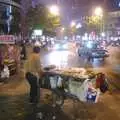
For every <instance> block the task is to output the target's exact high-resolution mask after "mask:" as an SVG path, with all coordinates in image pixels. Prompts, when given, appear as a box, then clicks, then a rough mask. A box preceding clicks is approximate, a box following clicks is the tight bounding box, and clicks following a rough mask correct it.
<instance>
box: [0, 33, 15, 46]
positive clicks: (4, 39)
mask: <svg viewBox="0 0 120 120" xmlns="http://www.w3.org/2000/svg"><path fill="white" fill-rule="evenodd" d="M0 44H15V36H13V35H0Z"/></svg>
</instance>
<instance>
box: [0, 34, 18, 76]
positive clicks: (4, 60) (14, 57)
mask: <svg viewBox="0 0 120 120" xmlns="http://www.w3.org/2000/svg"><path fill="white" fill-rule="evenodd" d="M0 65H7V66H8V68H9V71H10V75H13V74H15V73H16V72H17V71H18V69H19V65H20V49H19V47H18V46H17V45H15V38H14V36H12V35H1V36H0Z"/></svg>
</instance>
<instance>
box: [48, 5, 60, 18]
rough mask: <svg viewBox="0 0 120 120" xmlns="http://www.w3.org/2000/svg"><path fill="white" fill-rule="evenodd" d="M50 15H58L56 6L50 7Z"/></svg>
mask: <svg viewBox="0 0 120 120" xmlns="http://www.w3.org/2000/svg"><path fill="white" fill-rule="evenodd" d="M50 13H51V14H52V15H55V16H57V15H59V8H58V6H56V5H53V6H51V7H50Z"/></svg>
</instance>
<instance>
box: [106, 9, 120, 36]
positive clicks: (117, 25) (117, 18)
mask: <svg viewBox="0 0 120 120" xmlns="http://www.w3.org/2000/svg"><path fill="white" fill-rule="evenodd" d="M106 28H107V36H109V37H118V36H120V10H119V11H114V12H108V17H107V22H106Z"/></svg>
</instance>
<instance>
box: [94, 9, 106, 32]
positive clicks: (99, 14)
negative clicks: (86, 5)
mask: <svg viewBox="0 0 120 120" xmlns="http://www.w3.org/2000/svg"><path fill="white" fill-rule="evenodd" d="M103 14H104V12H103V8H102V7H96V8H95V10H94V15H95V16H97V17H98V18H99V20H100V32H101V33H103V32H104V16H103Z"/></svg>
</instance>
